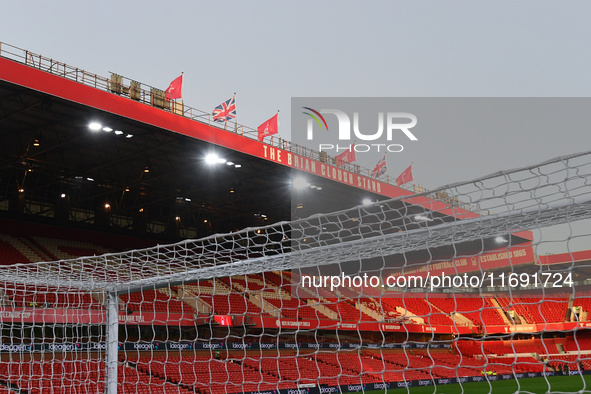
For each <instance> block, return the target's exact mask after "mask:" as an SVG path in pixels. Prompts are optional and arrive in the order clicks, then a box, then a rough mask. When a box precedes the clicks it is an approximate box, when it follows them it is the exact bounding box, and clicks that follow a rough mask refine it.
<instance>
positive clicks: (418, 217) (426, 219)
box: [414, 215, 433, 222]
mask: <svg viewBox="0 0 591 394" xmlns="http://www.w3.org/2000/svg"><path fill="white" fill-rule="evenodd" d="M414 219H415V221H416V222H430V221H432V220H433V219H429V217H427V216H425V215H415V218H414Z"/></svg>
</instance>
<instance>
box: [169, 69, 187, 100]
mask: <svg viewBox="0 0 591 394" xmlns="http://www.w3.org/2000/svg"><path fill="white" fill-rule="evenodd" d="M165 92H166V97H167V98H168V99H170V100H175V99H179V98H181V97H182V96H183V74H181V76H180V77H178V78H176V79H175V80H174V81H172V82H171V83H170V85H168V89H166V91H165Z"/></svg>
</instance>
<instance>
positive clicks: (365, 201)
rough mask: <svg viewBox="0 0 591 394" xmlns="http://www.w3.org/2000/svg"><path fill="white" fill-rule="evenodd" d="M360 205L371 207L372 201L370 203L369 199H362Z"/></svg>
mask: <svg viewBox="0 0 591 394" xmlns="http://www.w3.org/2000/svg"><path fill="white" fill-rule="evenodd" d="M361 203H362V204H363V205H371V204H372V203H373V201H371V199H370V198H364V199H363V201H361Z"/></svg>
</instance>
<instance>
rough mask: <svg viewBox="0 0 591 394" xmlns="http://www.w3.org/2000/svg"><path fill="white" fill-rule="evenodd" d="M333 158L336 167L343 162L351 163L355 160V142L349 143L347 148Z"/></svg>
mask: <svg viewBox="0 0 591 394" xmlns="http://www.w3.org/2000/svg"><path fill="white" fill-rule="evenodd" d="M335 159H336V161H337V167H340V166H342V165H343V164H345V163H352V162H354V161H355V160H357V158H356V157H355V144H353V145H351V146H350V147H349V149H348V150H346V151H344V152H343V153H341V154H340V155H338V156H336V157H335Z"/></svg>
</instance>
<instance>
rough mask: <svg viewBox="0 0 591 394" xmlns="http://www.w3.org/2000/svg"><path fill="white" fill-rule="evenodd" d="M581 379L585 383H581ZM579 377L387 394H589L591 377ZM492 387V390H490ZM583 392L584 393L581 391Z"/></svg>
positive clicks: (447, 385) (526, 379) (429, 388)
mask: <svg viewBox="0 0 591 394" xmlns="http://www.w3.org/2000/svg"><path fill="white" fill-rule="evenodd" d="M583 378H584V379H585V381H583ZM583 378H581V376H579V375H576V376H549V377H548V381H546V379H544V378H523V379H519V386H518V385H517V381H515V380H513V379H511V380H497V381H494V382H490V386H489V385H488V383H487V382H477V383H462V384H461V385H460V384H446V385H440V386H428V387H412V388H410V389H409V390H408V391H407V390H406V389H394V390H388V394H404V393H407V392H410V394H433V393H436V394H461V393H464V394H486V393H489V392H492V393H493V394H509V393H515V392H520V393H522V392H523V393H525V392H529V393H536V394H538V393H539V394H546V393H548V392H567V393H569V392H570V393H582V392H585V393H591V375H585V376H583ZM491 387H492V388H491ZM582 390H584V391H582ZM373 393H375V394H377V393H383V391H374V392H372V394H373Z"/></svg>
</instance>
